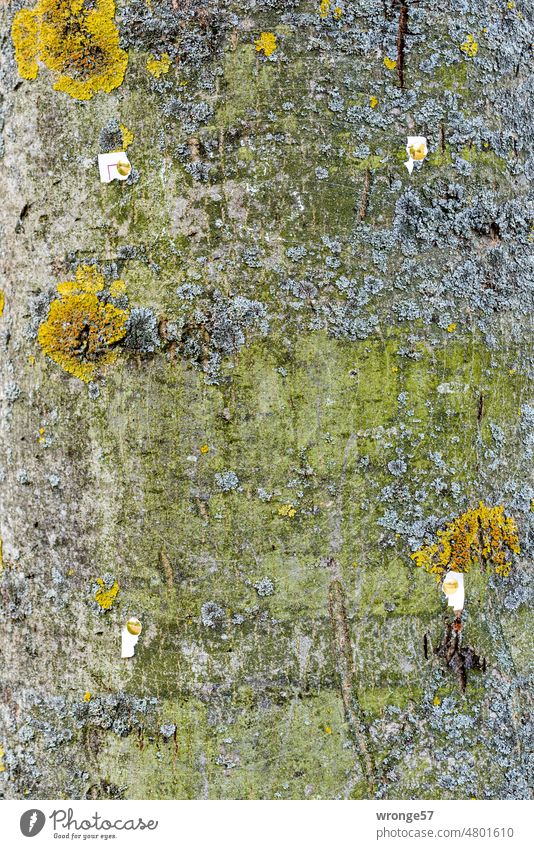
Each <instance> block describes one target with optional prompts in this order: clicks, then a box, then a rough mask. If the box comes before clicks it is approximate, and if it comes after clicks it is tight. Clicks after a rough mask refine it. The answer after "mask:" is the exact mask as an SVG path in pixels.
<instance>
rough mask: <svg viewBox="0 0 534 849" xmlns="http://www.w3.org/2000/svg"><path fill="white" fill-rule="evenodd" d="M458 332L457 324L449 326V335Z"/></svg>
mask: <svg viewBox="0 0 534 849" xmlns="http://www.w3.org/2000/svg"><path fill="white" fill-rule="evenodd" d="M455 330H456V324H449V325H448V327H447V333H454V331H455Z"/></svg>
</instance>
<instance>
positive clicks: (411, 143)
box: [404, 136, 428, 174]
mask: <svg viewBox="0 0 534 849" xmlns="http://www.w3.org/2000/svg"><path fill="white" fill-rule="evenodd" d="M406 153H407V154H408V162H405V163H404V164H405V165H406V168H407V169H408V171H409V173H410V174H411V173H412V171H413V164H414V162H421V161H422V160H423V159H424V158H425V156H426V155H427V153H428V148H427V144H426V138H425V136H408V144H407V145H406Z"/></svg>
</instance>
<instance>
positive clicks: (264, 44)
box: [254, 32, 276, 56]
mask: <svg viewBox="0 0 534 849" xmlns="http://www.w3.org/2000/svg"><path fill="white" fill-rule="evenodd" d="M254 44H255V45H256V50H257V52H258V53H259V52H260V51H263V53H264V55H265V56H272V54H273V53H274V51H275V50H276V36H275V34H274V33H273V32H262V33H260V37H259V38H257V39H256V41H255V42H254Z"/></svg>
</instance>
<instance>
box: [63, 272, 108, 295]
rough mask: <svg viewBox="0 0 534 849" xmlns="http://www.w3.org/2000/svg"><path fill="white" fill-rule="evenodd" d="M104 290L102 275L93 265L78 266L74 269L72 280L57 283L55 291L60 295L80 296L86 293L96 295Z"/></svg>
mask: <svg viewBox="0 0 534 849" xmlns="http://www.w3.org/2000/svg"><path fill="white" fill-rule="evenodd" d="M103 288H104V275H103V274H100V272H99V271H97V269H96V268H95V266H94V265H80V266H79V267H78V268H77V269H76V274H75V278H74V280H66V281H65V282H64V283H58V285H57V286H56V289H57V291H58V293H59V294H60V295H81V294H82V292H87V293H90V294H92V295H96V293H97V292H101V291H102V290H103Z"/></svg>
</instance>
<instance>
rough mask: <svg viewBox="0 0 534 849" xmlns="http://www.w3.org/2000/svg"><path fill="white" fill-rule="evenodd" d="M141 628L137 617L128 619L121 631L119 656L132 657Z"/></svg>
mask: <svg viewBox="0 0 534 849" xmlns="http://www.w3.org/2000/svg"><path fill="white" fill-rule="evenodd" d="M142 630H143V626H142V625H141V623H140V621H139V619H135V618H132V619H128V621H127V623H126V625H125V626H124V628H123V629H122V632H121V657H133V656H134V654H135V646H136V644H137V640H138V639H139V634H140V633H141V631H142Z"/></svg>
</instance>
